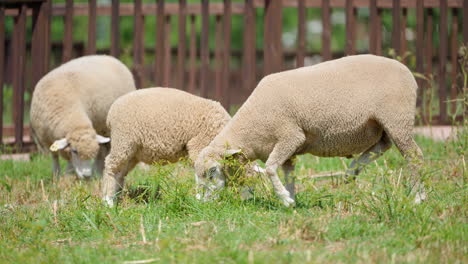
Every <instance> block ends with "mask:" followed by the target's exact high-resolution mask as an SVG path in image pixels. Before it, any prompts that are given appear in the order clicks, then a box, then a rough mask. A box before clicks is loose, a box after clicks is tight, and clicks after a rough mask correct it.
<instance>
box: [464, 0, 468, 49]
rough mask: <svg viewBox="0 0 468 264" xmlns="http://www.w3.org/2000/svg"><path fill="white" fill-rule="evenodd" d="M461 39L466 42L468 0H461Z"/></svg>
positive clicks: (467, 37)
mask: <svg viewBox="0 0 468 264" xmlns="http://www.w3.org/2000/svg"><path fill="white" fill-rule="evenodd" d="M463 41H464V42H465V43H468V0H463Z"/></svg>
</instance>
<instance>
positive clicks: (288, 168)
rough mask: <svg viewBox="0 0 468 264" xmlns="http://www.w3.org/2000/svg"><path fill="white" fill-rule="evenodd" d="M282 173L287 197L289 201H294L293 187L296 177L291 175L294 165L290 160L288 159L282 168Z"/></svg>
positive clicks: (294, 192) (294, 188)
mask: <svg viewBox="0 0 468 264" xmlns="http://www.w3.org/2000/svg"><path fill="white" fill-rule="evenodd" d="M282 169H283V172H284V181H285V183H286V186H285V187H286V190H288V192H289V196H290V197H291V199H294V197H295V196H296V186H295V181H296V177H295V175H291V173H292V172H294V164H293V162H292V160H291V159H288V160H287V161H286V162H285V163H284V164H283V166H282Z"/></svg>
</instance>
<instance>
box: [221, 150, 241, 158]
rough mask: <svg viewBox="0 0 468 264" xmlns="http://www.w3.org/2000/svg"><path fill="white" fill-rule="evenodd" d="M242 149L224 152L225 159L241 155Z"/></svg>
mask: <svg viewBox="0 0 468 264" xmlns="http://www.w3.org/2000/svg"><path fill="white" fill-rule="evenodd" d="M240 152H241V150H240V149H228V150H226V152H224V157H231V156H232V155H234V154H237V153H240Z"/></svg>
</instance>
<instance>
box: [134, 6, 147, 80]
mask: <svg viewBox="0 0 468 264" xmlns="http://www.w3.org/2000/svg"><path fill="white" fill-rule="evenodd" d="M141 2H142V0H135V8H134V10H133V12H134V13H133V34H134V35H133V75H134V77H135V86H136V87H137V89H140V88H142V86H143V56H144V55H143V53H144V44H143V33H144V23H143V22H144V21H143V14H142V3H141Z"/></svg>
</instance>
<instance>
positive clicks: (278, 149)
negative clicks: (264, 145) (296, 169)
mask: <svg viewBox="0 0 468 264" xmlns="http://www.w3.org/2000/svg"><path fill="white" fill-rule="evenodd" d="M288 136H289V137H288V138H284V139H280V141H278V143H276V145H275V147H274V148H273V151H272V152H271V153H270V156H269V157H268V160H267V162H266V174H267V175H268V176H269V178H270V180H271V183H272V185H273V189H274V190H275V193H276V195H277V196H278V197H279V198H280V200H281V201H282V202H283V204H284V205H285V206H290V205H294V203H295V201H294V199H292V198H291V195H290V193H289V191H288V190H286V188H285V187H284V185H283V184H282V183H281V180H280V179H279V177H278V172H277V169H278V167H279V166H282V165H283V164H284V163H285V162H286V161H287V160H288V159H290V158H291V157H292V156H293V155H294V153H295V152H296V151H297V149H298V148H299V147H300V146H301V145H302V144H303V143H304V141H305V135H304V133H303V132H302V131H300V130H299V131H297V132H296V133H295V134H292V133H291V131H288Z"/></svg>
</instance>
